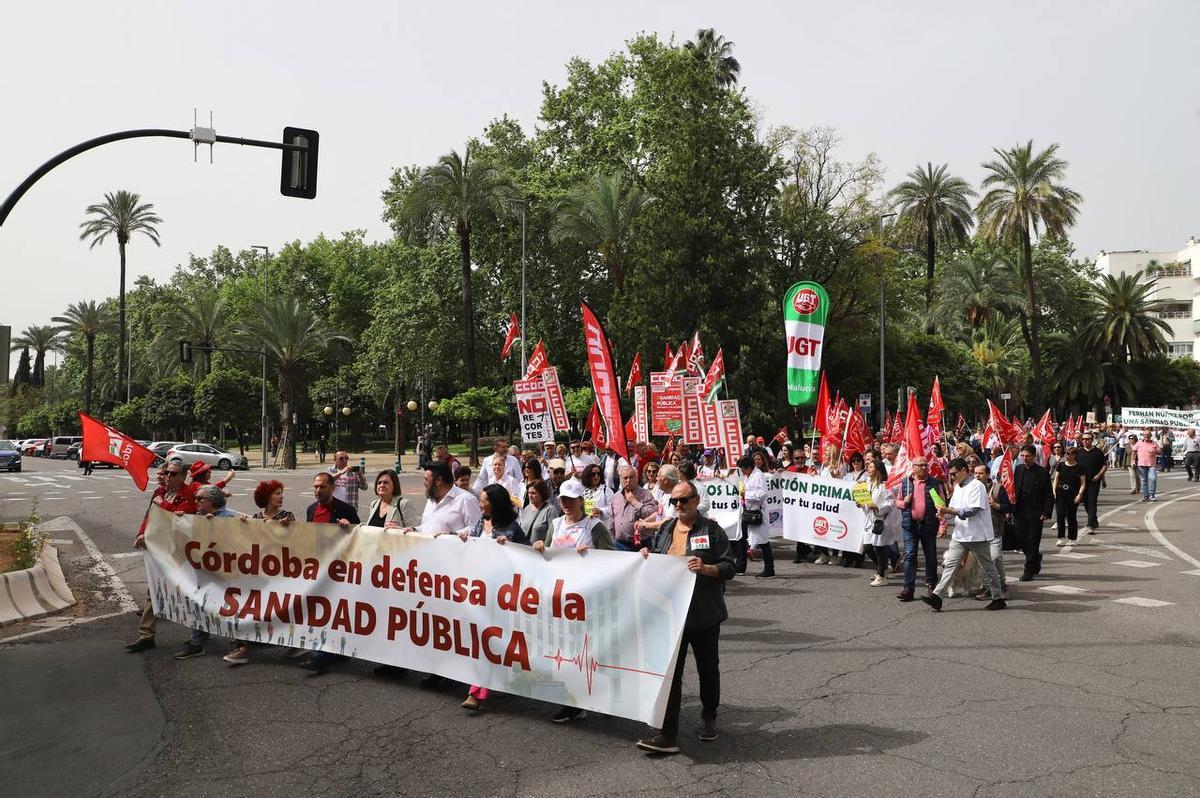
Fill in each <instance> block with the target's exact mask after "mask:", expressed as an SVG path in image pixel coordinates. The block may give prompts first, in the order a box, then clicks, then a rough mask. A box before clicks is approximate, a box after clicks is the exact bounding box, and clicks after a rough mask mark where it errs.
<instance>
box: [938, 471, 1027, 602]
mask: <svg viewBox="0 0 1200 798" xmlns="http://www.w3.org/2000/svg"><path fill="white" fill-rule="evenodd" d="M947 476H949V477H950V481H951V482H953V483H954V484H955V486H956V487H955V489H954V492H953V493H951V494H950V503H949V505H948V506H944V507H938V508H937V511H938V515H941V516H944V517H946V518H953V519H954V532H953V534H952V536H951V538H950V548H949V549H948V550H947V551H946V567H945V568H943V569H942V580H941V581H940V582H938V584H937V587H935V588H934V589H933V592H932V593H930V594H929V595H927V596H921V601H923V602H925V603H926V604H928V605H929V606H930V607H932V608H933V609H934V610H935V611H936V612H941V610H942V597H943V596H944V595H945V594H946V593H947V592H948V591H949V589H950V581H951V580H952V579H953V578H954V572H955V571H956V570H957V569H958V565H959V563H961V562H962V561H963V557H964V556H965V555H966V553H967V552H970V553H971V556H972V557H974V558H975V559H976V561H977V562H978V563H979V567H980V568H982V569H983V579H984V582H983V584H984V587H986V588H988V590H990V591H991V594H992V601H991V603H990V604H988V605H987V607H986V608H985V609H989V610H1002V609H1004V608H1005V607H1006V606H1008V605H1007V604H1006V603H1005V602H1004V598H1003V597H1002V594H1001V591H1002V590H1003V584H1002V582H1001V580H1000V575H999V574H998V573H997V572H996V563H995V561H993V560H992V539H993V538H994V537H995V533H994V532H993V531H992V513H991V505H990V504H989V502H988V492H987V488H985V487H984V486H983V484H982V483H981V482H979V480H977V479H975V477H974V476H973V475H972V474H971V471H970V469H969V468H968V467H967V461H966V460H963V459H962V458H961V457H956V458H954V459H953V460H951V461H950V468H949V471H948V474H947Z"/></svg>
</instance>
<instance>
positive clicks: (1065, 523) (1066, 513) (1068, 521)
mask: <svg viewBox="0 0 1200 798" xmlns="http://www.w3.org/2000/svg"><path fill="white" fill-rule="evenodd" d="M1096 484H1097V485H1099V483H1096ZM1084 498H1085V499H1086V498H1087V496H1086V494H1085V495H1084ZM1054 515H1055V517H1056V518H1057V519H1058V536H1059V537H1060V538H1061V537H1064V536H1065V537H1066V538H1067V539H1068V540H1076V539H1078V538H1079V505H1078V504H1076V503H1075V494H1074V493H1072V492H1070V491H1067V492H1065V493H1064V492H1062V491H1059V494H1058V496H1056V497H1055V498H1054Z"/></svg>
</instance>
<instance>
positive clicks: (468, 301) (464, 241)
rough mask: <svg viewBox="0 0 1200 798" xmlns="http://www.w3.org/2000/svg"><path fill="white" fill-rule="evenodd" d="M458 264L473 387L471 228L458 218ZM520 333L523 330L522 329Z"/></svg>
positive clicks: (474, 441)
mask: <svg viewBox="0 0 1200 798" xmlns="http://www.w3.org/2000/svg"><path fill="white" fill-rule="evenodd" d="M458 266H459V272H460V277H461V279H462V292H463V346H464V351H463V362H464V365H465V366H466V369H467V387H468V388H474V387H475V379H476V374H475V298H474V291H473V290H472V288H471V228H470V227H469V226H467V223H466V222H465V221H464V220H462V219H459V220H458ZM522 333H524V331H523V330H522ZM471 466H472V467H473V468H478V467H479V422H478V421H472V422H471Z"/></svg>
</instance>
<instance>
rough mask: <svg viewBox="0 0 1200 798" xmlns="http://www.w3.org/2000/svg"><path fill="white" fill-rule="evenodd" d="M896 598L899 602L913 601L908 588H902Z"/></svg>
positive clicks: (911, 593)
mask: <svg viewBox="0 0 1200 798" xmlns="http://www.w3.org/2000/svg"><path fill="white" fill-rule="evenodd" d="M896 598H898V599H900V600H901V601H913V600H914V596H913V592H912V591H911V590H909V589H908V588H904V589H903V590H901V591H900V592H899V593H897V594H896Z"/></svg>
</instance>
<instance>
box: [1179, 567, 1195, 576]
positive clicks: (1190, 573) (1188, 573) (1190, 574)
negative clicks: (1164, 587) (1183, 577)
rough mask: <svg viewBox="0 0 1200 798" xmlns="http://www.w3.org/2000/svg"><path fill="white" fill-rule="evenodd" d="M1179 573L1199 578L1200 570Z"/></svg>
mask: <svg viewBox="0 0 1200 798" xmlns="http://www.w3.org/2000/svg"><path fill="white" fill-rule="evenodd" d="M1179 573H1181V574H1187V575H1188V576H1200V568H1197V569H1196V570H1194V571H1180V572H1179Z"/></svg>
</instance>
